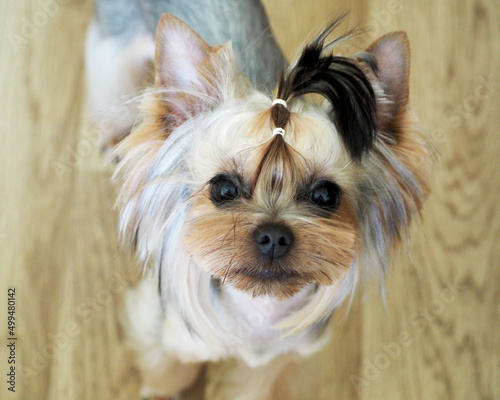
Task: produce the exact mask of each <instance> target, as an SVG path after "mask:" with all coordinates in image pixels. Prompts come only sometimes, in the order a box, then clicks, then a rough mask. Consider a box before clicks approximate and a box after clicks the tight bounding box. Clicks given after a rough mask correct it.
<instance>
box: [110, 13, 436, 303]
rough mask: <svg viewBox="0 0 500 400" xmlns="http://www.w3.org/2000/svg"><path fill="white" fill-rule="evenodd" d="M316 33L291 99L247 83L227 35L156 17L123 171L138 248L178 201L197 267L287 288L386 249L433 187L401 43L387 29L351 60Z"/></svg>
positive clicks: (238, 281)
mask: <svg viewBox="0 0 500 400" xmlns="http://www.w3.org/2000/svg"><path fill="white" fill-rule="evenodd" d="M323 41H324V38H323V39H322V40H318V41H317V42H315V43H313V44H312V45H310V46H309V47H308V48H306V50H305V51H304V53H303V55H302V57H301V58H300V59H299V60H298V61H297V62H296V63H295V64H294V65H292V66H291V67H290V68H289V69H288V71H287V72H286V73H285V74H284V75H283V77H282V78H281V80H280V83H279V86H278V88H277V93H278V97H280V98H283V97H284V100H286V101H287V102H288V105H287V108H285V106H284V105H283V104H280V103H277V104H273V103H272V101H271V99H269V97H267V96H265V95H263V94H261V93H259V92H258V91H257V90H255V89H254V88H252V87H251V86H250V85H249V83H248V81H247V80H246V78H245V77H243V76H242V75H241V74H240V73H239V70H238V67H237V66H236V63H235V60H234V56H233V54H232V51H231V48H230V45H225V46H218V47H209V46H208V45H207V44H206V43H204V42H203V40H202V39H201V38H200V37H199V36H198V35H197V34H196V33H194V32H193V31H192V30H191V29H190V28H189V27H187V26H186V25H185V24H183V23H182V22H181V21H179V20H177V19H176V18H174V17H172V16H164V17H163V18H162V20H161V22H160V26H159V29H158V34H157V53H156V89H157V90H156V91H155V92H154V93H153V94H152V95H151V96H150V98H149V100H148V101H146V102H145V104H144V110H145V121H144V122H143V124H142V125H141V127H139V129H137V130H136V131H135V132H134V133H133V134H132V135H131V136H130V138H128V139H127V140H126V142H125V143H124V144H123V145H122V154H123V157H124V158H123V161H122V166H121V169H120V172H119V174H120V173H121V174H122V176H123V178H122V179H123V181H124V185H123V189H122V194H121V196H122V199H121V201H122V204H124V210H125V211H124V213H123V214H122V221H123V220H124V225H123V226H124V230H126V231H128V233H129V235H130V237H131V238H132V239H133V240H135V241H136V242H139V245H140V246H142V247H143V251H145V252H148V249H151V248H153V247H155V246H156V247H159V243H162V246H163V247H164V246H165V243H167V242H168V240H169V239H167V238H165V237H164V236H165V235H172V232H171V231H169V229H168V228H167V226H168V225H169V224H170V223H172V221H173V220H175V218H176V215H177V214H179V215H181V214H182V227H181V228H179V229H177V230H176V232H177V233H176V235H177V236H179V237H180V238H181V242H182V246H183V247H184V246H185V250H186V253H187V254H188V255H189V257H191V258H192V259H193V260H194V261H195V263H196V265H197V266H198V267H199V268H201V269H203V270H204V271H206V272H208V273H209V274H210V275H211V276H212V277H214V278H216V279H217V280H219V281H220V282H221V283H222V284H227V285H231V286H233V287H236V288H237V289H240V290H242V291H245V292H248V293H251V294H252V295H255V296H257V295H263V294H267V295H271V296H274V297H277V298H281V299H284V298H287V297H290V296H292V295H294V294H296V293H297V292H299V291H300V290H301V289H302V288H304V287H305V286H307V285H327V286H328V285H332V284H334V283H336V282H338V281H339V280H340V279H342V278H343V277H344V276H345V275H346V274H347V272H348V271H349V270H350V269H351V268H353V265H354V264H355V262H356V259H358V261H359V259H360V258H361V257H360V254H364V255H365V256H367V257H370V258H373V259H374V260H373V262H374V263H377V262H383V260H382V261H381V260H380V258H383V257H385V254H383V253H385V252H386V251H387V250H388V249H389V248H390V247H391V244H392V239H394V238H397V237H398V235H399V234H400V232H401V231H402V230H404V229H405V227H406V226H407V225H408V223H409V221H410V218H411V216H412V215H413V214H414V213H415V212H418V210H419V209H420V207H421V204H422V201H423V199H424V197H425V195H426V194H427V181H426V179H427V171H428V164H429V156H430V154H429V150H428V148H427V143H426V140H425V139H424V137H423V135H422V133H421V132H420V131H419V130H418V121H417V120H416V119H415V118H414V116H413V114H412V113H411V111H410V109H409V106H408V74H409V65H408V63H409V49H408V44H407V41H406V37H405V36H404V35H402V34H393V35H392V36H391V35H389V36H386V37H384V38H382V39H380V40H379V41H377V42H376V43H374V45H372V46H371V48H370V49H368V50H367V52H366V53H363V54H361V55H359V56H358V57H357V58H356V59H353V60H351V59H346V58H342V57H332V56H327V57H324V56H322V55H321V54H320V53H321V50H323ZM311 58H312V59H313V60H311ZM309 93H315V94H319V95H320V96H318V98H320V100H321V101H318V98H309V97H307V96H304V95H307V94H309ZM325 98H326V101H325ZM276 128H282V129H283V130H284V135H280V134H275V133H276V132H275V129H276ZM180 152H185V154H179V153H180ZM161 182H163V183H161ZM155 188H157V189H155ZM166 188H169V189H166ZM168 190H170V192H169V193H168V194H167V191H168ZM172 193H174V194H172ZM181 203H182V205H183V206H182V207H181V208H182V212H181V211H179V210H180V209H181V208H179V206H180V204H181ZM154 220H159V222H158V221H156V222H153V221H154ZM147 221H150V223H149V224H148V222H147ZM153 232H155V234H153ZM153 237H155V238H156V239H153ZM153 242H155V243H156V244H153ZM141 243H142V245H141ZM144 249H146V250H144ZM156 256H157V257H160V258H161V257H164V255H163V250H161V251H159V252H157V255H156ZM377 258H378V259H377ZM180 267H182V266H179V268H180ZM359 269H360V271H361V268H359ZM361 272H362V271H361Z"/></svg>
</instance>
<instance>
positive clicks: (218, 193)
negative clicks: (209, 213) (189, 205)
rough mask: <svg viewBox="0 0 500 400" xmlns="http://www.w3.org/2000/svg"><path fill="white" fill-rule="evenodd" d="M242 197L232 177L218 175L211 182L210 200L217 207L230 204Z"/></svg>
mask: <svg viewBox="0 0 500 400" xmlns="http://www.w3.org/2000/svg"><path fill="white" fill-rule="evenodd" d="M238 197H240V189H239V188H238V185H237V184H236V183H235V182H234V180H233V179H231V177H229V176H227V175H217V176H216V177H214V178H212V179H211V180H210V199H211V200H212V202H213V203H214V204H215V205H216V206H219V205H222V204H224V203H230V202H232V201H234V200H236V199H237V198H238Z"/></svg>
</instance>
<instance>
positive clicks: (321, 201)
mask: <svg viewBox="0 0 500 400" xmlns="http://www.w3.org/2000/svg"><path fill="white" fill-rule="evenodd" d="M341 193H342V190H341V189H340V187H339V185H337V184H336V183H334V182H331V181H321V182H318V183H317V184H316V186H315V187H314V189H313V190H312V191H311V194H310V196H309V200H310V201H311V202H312V203H314V204H315V205H317V206H318V207H321V208H325V209H327V210H329V211H335V210H336V209H337V208H338V206H339V203H340V195H341Z"/></svg>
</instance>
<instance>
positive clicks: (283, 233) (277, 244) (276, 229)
mask: <svg viewBox="0 0 500 400" xmlns="http://www.w3.org/2000/svg"><path fill="white" fill-rule="evenodd" d="M253 237H254V240H255V243H256V244H257V248H258V249H259V251H260V252H261V253H262V254H264V255H265V256H267V257H269V258H279V257H283V256H284V255H285V254H286V253H288V250H290V247H292V245H293V241H294V237H293V233H292V231H291V230H290V228H288V227H287V226H285V225H282V224H264V225H261V226H259V227H258V228H257V229H256V230H255V232H254V235H253Z"/></svg>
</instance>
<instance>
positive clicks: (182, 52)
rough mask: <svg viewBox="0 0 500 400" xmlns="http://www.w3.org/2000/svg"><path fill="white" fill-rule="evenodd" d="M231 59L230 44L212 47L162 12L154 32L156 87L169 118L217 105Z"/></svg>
mask: <svg viewBox="0 0 500 400" xmlns="http://www.w3.org/2000/svg"><path fill="white" fill-rule="evenodd" d="M232 60H234V56H233V53H232V48H231V44H230V43H228V44H226V45H223V46H215V47H211V46H209V45H208V44H207V43H205V41H204V40H203V39H202V38H201V37H200V36H199V35H198V34H197V33H196V32H194V31H193V30H192V29H191V28H190V27H189V26H188V25H187V24H185V23H184V22H183V21H181V20H180V19H178V18H177V17H174V16H173V15H171V14H167V13H165V14H163V15H162V17H161V19H160V22H159V24H158V29H157V31H156V53H155V87H156V89H158V90H159V91H161V93H162V94H163V97H164V98H165V100H166V107H167V108H168V111H169V113H170V115H169V117H170V118H175V119H177V120H178V119H179V118H180V119H181V121H177V122H182V120H186V119H188V118H190V117H192V116H193V115H195V114H196V113H197V112H199V111H201V110H204V109H207V108H210V107H214V106H215V105H217V104H218V103H219V102H220V101H221V100H222V96H223V93H222V90H223V88H222V83H223V82H224V81H225V80H226V79H225V77H224V76H223V75H224V72H228V71H229V70H230V68H231V67H232Z"/></svg>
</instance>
